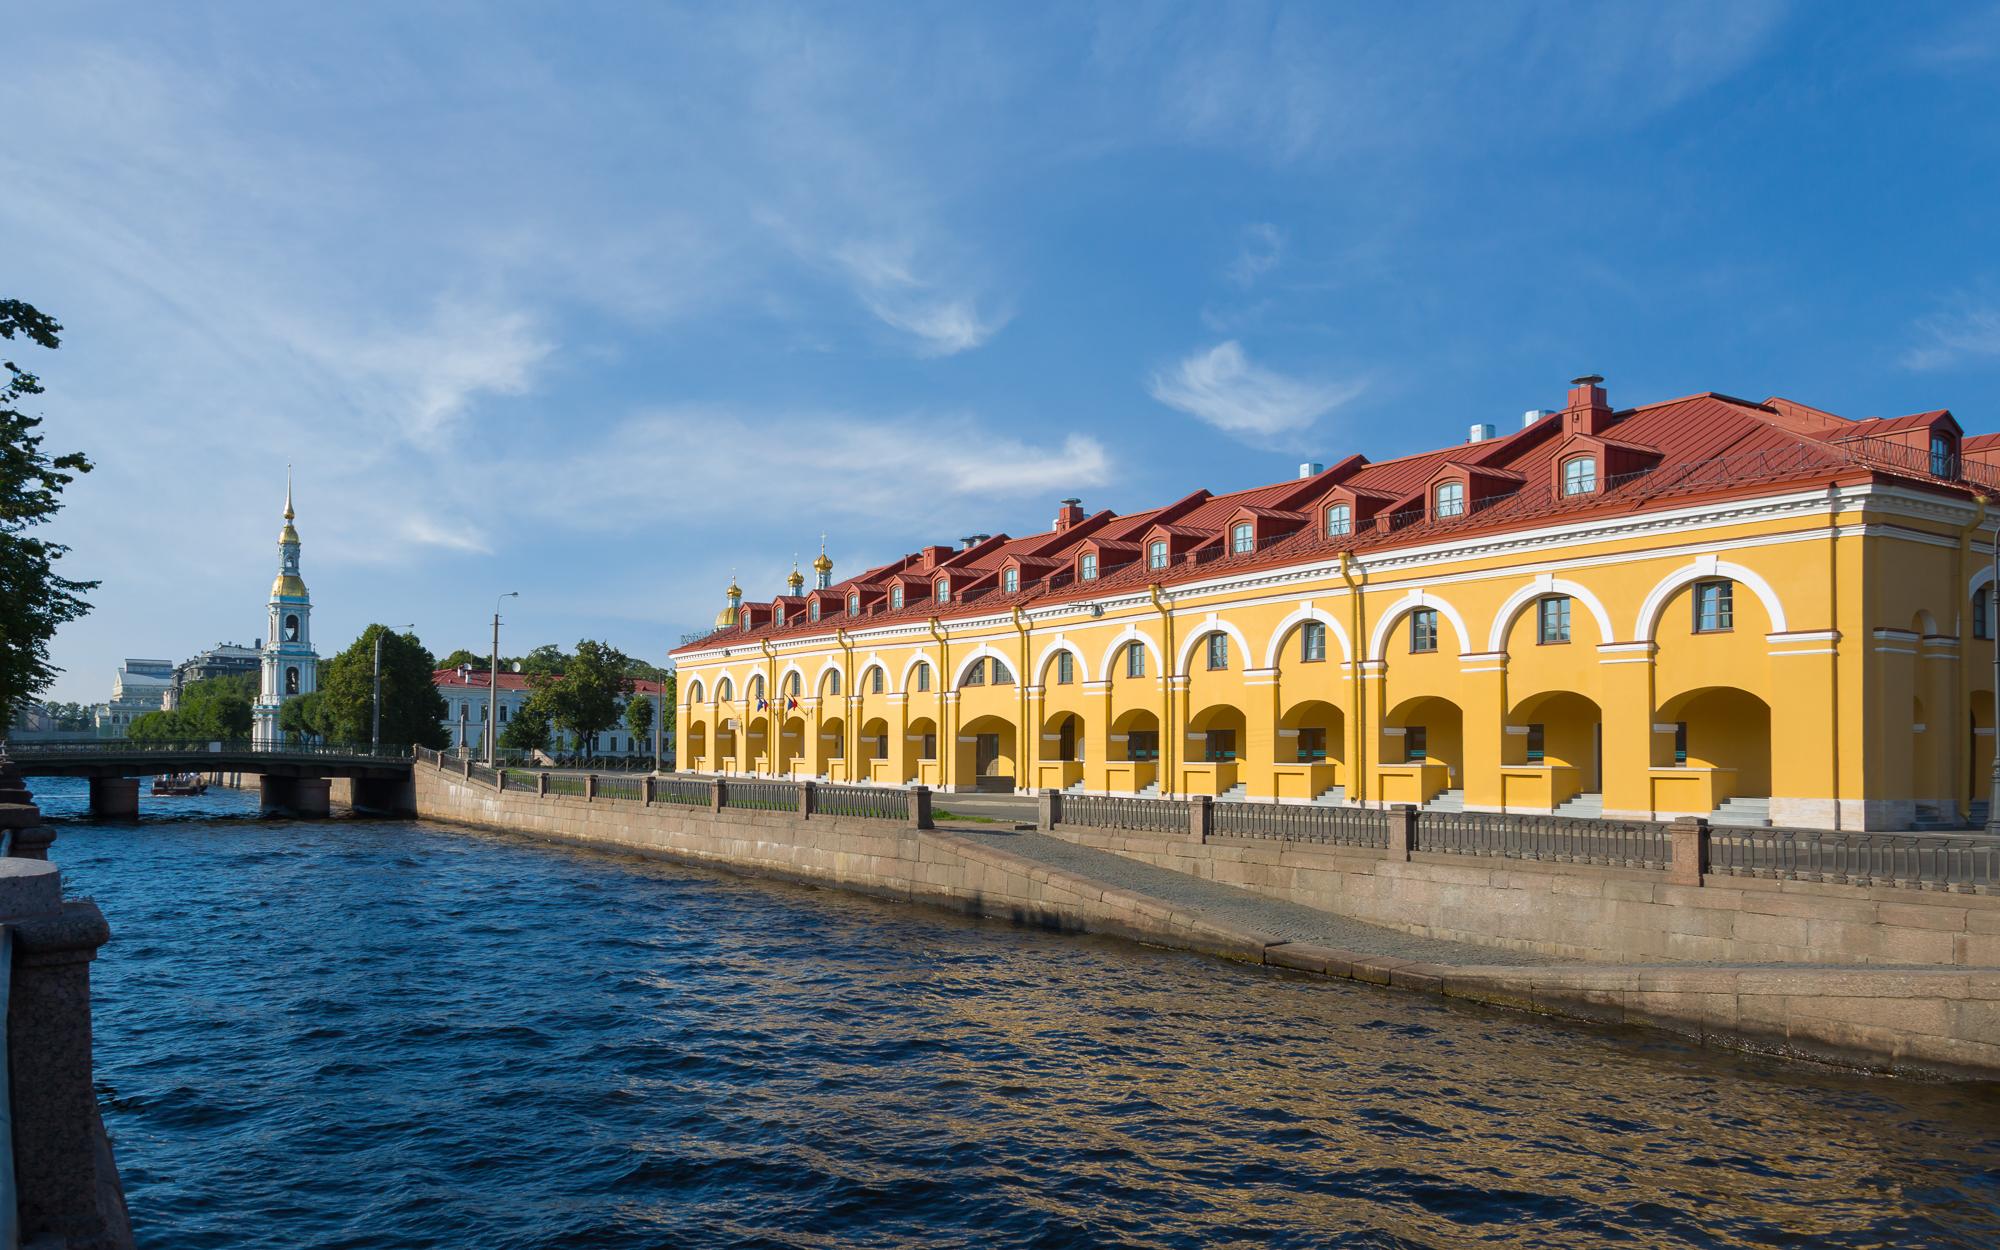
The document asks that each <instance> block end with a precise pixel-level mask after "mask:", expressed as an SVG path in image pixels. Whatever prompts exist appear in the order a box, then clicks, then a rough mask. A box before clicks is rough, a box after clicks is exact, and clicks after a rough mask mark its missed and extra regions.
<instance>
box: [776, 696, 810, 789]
mask: <svg viewBox="0 0 2000 1250" xmlns="http://www.w3.org/2000/svg"><path fill="white" fill-rule="evenodd" d="M792 676H794V677H797V676H798V674H797V673H794V674H792ZM805 763H806V722H805V719H804V718H803V717H799V716H793V717H791V718H789V719H787V720H786V721H785V724H784V728H783V729H781V730H779V731H778V771H779V772H782V773H786V774H791V773H796V772H799V771H800V770H802V769H803V768H804V767H805Z"/></svg>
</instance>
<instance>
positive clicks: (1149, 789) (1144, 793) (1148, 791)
mask: <svg viewBox="0 0 2000 1250" xmlns="http://www.w3.org/2000/svg"><path fill="white" fill-rule="evenodd" d="M1138 797H1140V798H1142V799H1157V798H1159V797H1160V783H1159V782H1157V781H1149V782H1147V783H1146V788H1145V789H1143V790H1141V791H1139V795H1138Z"/></svg>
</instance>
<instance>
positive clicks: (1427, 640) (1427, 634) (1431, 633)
mask: <svg viewBox="0 0 2000 1250" xmlns="http://www.w3.org/2000/svg"><path fill="white" fill-rule="evenodd" d="M1461 645H1463V644H1461ZM1437 649H1438V614H1437V609H1436V608H1418V609H1417V610H1416V611H1414V612H1412V613H1410V650H1411V651H1413V652H1419V651H1435V650H1437Z"/></svg>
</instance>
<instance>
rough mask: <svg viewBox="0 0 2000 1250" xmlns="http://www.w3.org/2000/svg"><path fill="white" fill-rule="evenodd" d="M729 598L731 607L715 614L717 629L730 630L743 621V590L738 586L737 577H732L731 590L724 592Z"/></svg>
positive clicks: (732, 575)
mask: <svg viewBox="0 0 2000 1250" xmlns="http://www.w3.org/2000/svg"><path fill="white" fill-rule="evenodd" d="M723 593H725V594H727V595H728V596H729V606H728V607H726V608H724V609H722V611H720V612H717V613H716V614H715V627H716V628H717V629H728V628H730V627H731V626H733V625H736V624H738V623H739V622H740V621H741V620H742V619H743V588H742V587H741V586H738V585H737V584H736V576H735V575H734V574H731V575H730V578H729V589H728V590H727V591H725V592H723Z"/></svg>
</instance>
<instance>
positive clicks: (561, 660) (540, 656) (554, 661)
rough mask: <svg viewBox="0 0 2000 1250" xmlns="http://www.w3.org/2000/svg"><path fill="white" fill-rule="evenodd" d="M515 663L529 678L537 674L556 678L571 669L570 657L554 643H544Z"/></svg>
mask: <svg viewBox="0 0 2000 1250" xmlns="http://www.w3.org/2000/svg"><path fill="white" fill-rule="evenodd" d="M515 662H516V663H518V664H519V665H520V666H521V671H522V672H523V673H526V674H527V675H528V676H529V677H534V676H536V675H537V674H539V675H541V676H543V677H556V676H560V675H561V674H562V672H563V671H564V670H565V669H567V668H568V667H569V657H568V656H567V655H564V654H563V649H562V648H561V647H558V646H557V645H556V644H554V643H552V642H545V643H543V644H542V645H541V646H539V647H536V648H535V649H534V650H533V651H530V652H528V654H526V655H524V656H522V657H521V658H520V659H519V660H517V661H515Z"/></svg>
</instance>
